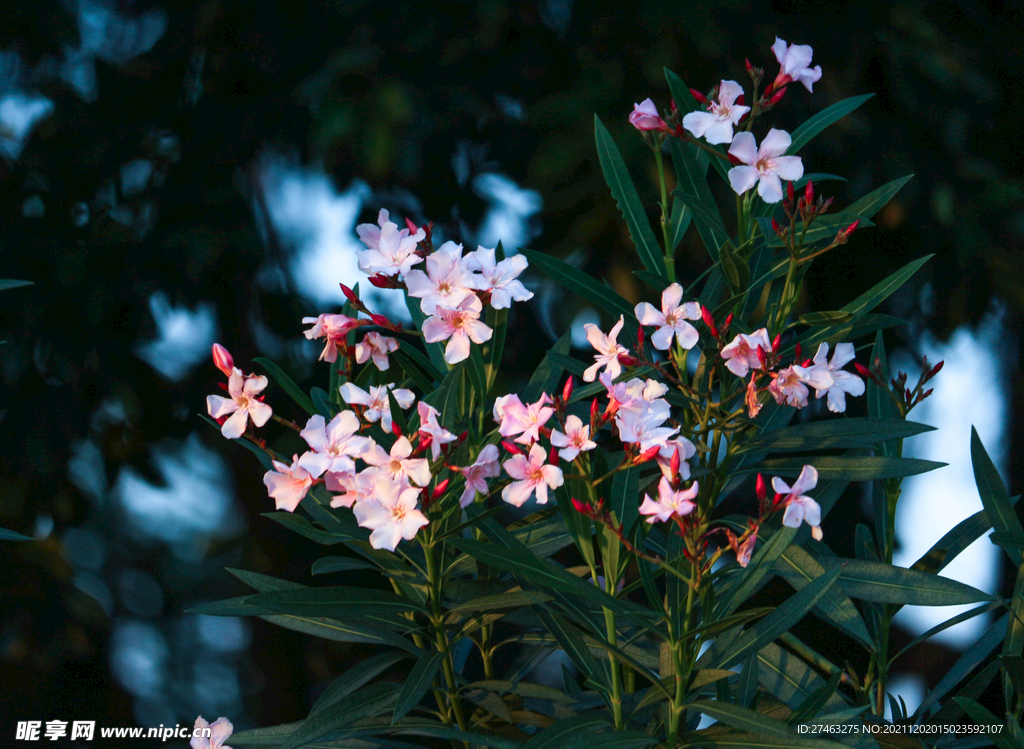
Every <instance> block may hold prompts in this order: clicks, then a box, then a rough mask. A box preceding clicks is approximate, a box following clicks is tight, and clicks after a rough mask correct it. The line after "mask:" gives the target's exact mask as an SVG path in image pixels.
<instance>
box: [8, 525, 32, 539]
mask: <svg viewBox="0 0 1024 749" xmlns="http://www.w3.org/2000/svg"><path fill="white" fill-rule="evenodd" d="M0 541H35V539H34V538H32V537H31V536H23V535H22V534H20V533H18V532H17V531H11V530H7V529H6V528H0Z"/></svg>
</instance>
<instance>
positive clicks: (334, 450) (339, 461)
mask: <svg viewBox="0 0 1024 749" xmlns="http://www.w3.org/2000/svg"><path fill="white" fill-rule="evenodd" d="M358 431H359V419H357V418H356V415H355V414H354V413H352V412H351V411H341V412H339V413H338V414H337V415H336V416H335V417H334V418H333V419H331V421H330V423H327V422H326V420H325V419H324V417H323V416H321V415H320V414H314V415H313V416H310V417H309V420H308V421H307V422H306V428H305V429H303V430H302V431H301V432H299V436H300V437H302V439H304V440H305V441H306V444H307V445H309V449H310V450H312V451H313V452H312V453H310V454H309V457H308V458H306V462H305V463H304V464H303V465H305V466H306V467H307V469H308V470H309V471H310V473H312V474H313V476H314V477H319V476H320V475H321V474H323V473H328V472H330V473H352V472H353V471H354V470H355V463H354V462H353V461H352V458H358V457H360V456H361V455H362V454H363V453H365V452H366V451H367V450H368V449H369V448H370V447H371V446H372V445H373V443H372V441H371V440H370V439H369V438H367V437H360V436H358V435H357V434H356V432H358Z"/></svg>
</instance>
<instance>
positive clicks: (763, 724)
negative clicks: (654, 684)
mask: <svg viewBox="0 0 1024 749" xmlns="http://www.w3.org/2000/svg"><path fill="white" fill-rule="evenodd" d="M687 707H689V708H690V709H692V710H699V711H700V712H701V713H702V714H703V715H707V716H708V717H710V718H714V719H715V720H717V721H719V722H720V723H724V724H725V725H727V726H732V727H733V728H739V729H740V730H743V731H750V732H751V733H756V734H759V735H764V736H779V737H785V736H788V735H789V729H787V728H786V724H785V723H780V722H779V721H777V720H774V719H772V718H769V717H768V716H766V715H762V714H761V713H759V712H757V711H756V710H750V709H748V708H745V707H740V706H739V705H731V704H729V703H728V702H719V701H717V700H698V701H696V702H691V703H690V704H689V705H687Z"/></svg>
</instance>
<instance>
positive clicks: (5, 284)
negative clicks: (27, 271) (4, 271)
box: [0, 278, 35, 291]
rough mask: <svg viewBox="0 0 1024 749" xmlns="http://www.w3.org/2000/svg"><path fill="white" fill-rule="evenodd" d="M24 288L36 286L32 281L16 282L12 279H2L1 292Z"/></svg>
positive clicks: (0, 281)
mask: <svg viewBox="0 0 1024 749" xmlns="http://www.w3.org/2000/svg"><path fill="white" fill-rule="evenodd" d="M22 286H35V284H34V283H33V282H32V281H15V280H14V279H12V278H0V291H7V290H9V289H20V288H21V287H22Z"/></svg>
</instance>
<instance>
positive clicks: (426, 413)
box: [416, 401, 458, 460]
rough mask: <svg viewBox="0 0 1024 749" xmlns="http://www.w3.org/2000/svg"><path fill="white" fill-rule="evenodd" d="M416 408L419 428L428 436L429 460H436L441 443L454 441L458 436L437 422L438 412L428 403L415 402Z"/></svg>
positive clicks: (439, 453) (439, 452) (445, 443)
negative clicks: (418, 416)
mask: <svg viewBox="0 0 1024 749" xmlns="http://www.w3.org/2000/svg"><path fill="white" fill-rule="evenodd" d="M416 409H417V411H418V412H419V415H420V429H419V430H420V432H422V433H423V434H426V435H428V436H429V437H430V458H431V460H437V459H438V457H439V456H440V455H441V445H447V444H448V443H449V442H454V441H455V440H457V439H458V437H456V436H455V435H454V434H452V433H451V432H449V431H448V430H447V429H445V428H444V427H443V426H441V425H440V424H439V423H438V422H437V417H438V416H439V415H440V413H439V412H438V410H437V409H436V408H434V407H433V406H431V405H430V404H429V403H424V402H423V401H420V402H419V403H418V404H416Z"/></svg>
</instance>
